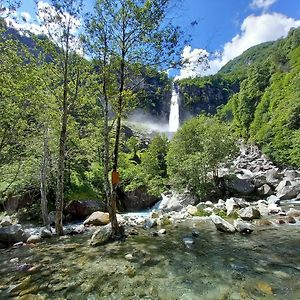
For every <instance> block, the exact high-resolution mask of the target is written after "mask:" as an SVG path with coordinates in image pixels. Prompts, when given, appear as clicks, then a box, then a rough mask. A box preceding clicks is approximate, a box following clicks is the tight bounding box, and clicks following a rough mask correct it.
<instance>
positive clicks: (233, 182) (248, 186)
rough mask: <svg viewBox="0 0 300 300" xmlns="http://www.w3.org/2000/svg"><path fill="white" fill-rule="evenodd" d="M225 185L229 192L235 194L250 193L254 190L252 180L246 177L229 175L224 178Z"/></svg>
mask: <svg viewBox="0 0 300 300" xmlns="http://www.w3.org/2000/svg"><path fill="white" fill-rule="evenodd" d="M225 185H226V188H227V189H228V190H229V191H230V192H231V193H233V194H237V195H250V194H251V193H253V191H254V190H255V185H254V184H253V182H252V180H251V179H247V178H245V179H241V178H238V177H229V178H228V179H227V180H225Z"/></svg>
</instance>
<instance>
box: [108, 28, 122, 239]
mask: <svg viewBox="0 0 300 300" xmlns="http://www.w3.org/2000/svg"><path fill="white" fill-rule="evenodd" d="M124 28H125V27H124ZM123 36H124V37H125V33H124V35H123ZM124 83H125V50H123V51H122V58H121V65H120V88H119V99H118V110H117V125H116V136H115V147H114V156H113V172H118V162H119V146H120V135H121V118H122V110H123V100H124V99H123V92H124ZM117 188H118V183H114V182H113V184H112V195H111V197H110V199H111V200H110V209H111V213H110V221H111V226H112V230H113V234H114V235H116V236H121V235H122V232H121V229H120V227H119V225H118V221H117V216H116V213H117Z"/></svg>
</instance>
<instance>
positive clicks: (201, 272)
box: [0, 221, 300, 300]
mask: <svg viewBox="0 0 300 300" xmlns="http://www.w3.org/2000/svg"><path fill="white" fill-rule="evenodd" d="M166 229H167V234H166V235H165V236H157V237H153V236H151V231H144V230H142V229H141V231H140V234H139V235H138V236H131V237H129V238H128V239H127V240H126V241H125V242H121V243H112V244H108V245H105V246H101V247H96V248H91V247H89V246H88V238H89V235H88V234H85V235H82V236H74V237H68V238H66V239H63V240H55V239H52V240H49V241H48V242H43V243H41V244H39V245H32V246H25V247H21V248H18V249H9V250H1V251H0V278H1V282H0V299H7V298H8V289H9V288H10V289H11V288H12V287H14V285H17V284H18V283H20V282H22V284H23V285H22V284H21V287H19V288H16V289H17V290H16V291H15V292H14V291H13V292H12V293H11V294H12V295H17V294H18V293H20V291H21V294H22V293H25V294H26V293H27V294H29V293H30V294H31V295H30V296H28V297H29V298H27V299H35V298H34V296H33V295H37V294H39V295H41V296H44V299H72V300H75V299H89V300H92V299H163V300H164V299H166V300H169V299H171V300H172V299H174V300H175V299H189V300H193V299H211V300H217V299H220V300H225V299H232V300H236V299H285V300H289V299H291V300H295V299H300V282H299V276H300V235H299V234H300V227H299V226H290V225H282V226H281V227H266V228H260V230H259V231H257V232H255V233H253V234H252V235H249V236H241V235H239V234H235V235H227V234H222V233H219V232H217V231H216V230H215V228H214V226H213V225H212V224H210V223H209V222H200V221H186V222H184V223H181V224H179V225H178V227H177V228H174V227H166ZM192 229H194V230H197V231H198V232H199V236H198V237H192V234H191V233H192ZM187 237H190V238H193V239H194V242H195V243H194V244H193V245H192V246H191V248H187V247H186V246H185V244H184V243H183V241H182V240H183V238H187ZM128 253H131V254H132V256H133V260H132V261H127V260H126V259H125V255H126V254H128ZM32 266H33V270H32V269H30V267H32ZM26 268H27V269H28V268H29V269H28V270H26ZM34 268H36V270H34ZM16 299H17V298H16ZM36 299H38V298H36ZM41 299H42V298H41Z"/></svg>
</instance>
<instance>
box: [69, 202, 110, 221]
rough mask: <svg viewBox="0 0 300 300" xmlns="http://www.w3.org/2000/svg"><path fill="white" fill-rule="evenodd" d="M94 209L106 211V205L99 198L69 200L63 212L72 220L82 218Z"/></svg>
mask: <svg viewBox="0 0 300 300" xmlns="http://www.w3.org/2000/svg"><path fill="white" fill-rule="evenodd" d="M95 211H106V205H105V203H104V202H102V201H99V200H80V201H77V200H76V201H71V202H69V203H68V204H67V206H66V208H65V214H66V215H70V216H71V218H72V219H73V220H83V219H85V218H86V217H88V216H89V215H91V214H92V213H93V212H95Z"/></svg>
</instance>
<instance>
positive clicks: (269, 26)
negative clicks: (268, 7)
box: [178, 13, 300, 78]
mask: <svg viewBox="0 0 300 300" xmlns="http://www.w3.org/2000/svg"><path fill="white" fill-rule="evenodd" d="M299 26H300V20H295V19H293V18H289V17H287V16H285V15H282V14H279V13H264V14H262V15H260V16H255V15H250V16H248V17H247V18H246V19H245V20H244V21H243V23H242V25H241V28H240V33H239V34H237V35H236V36H234V37H233V38H232V40H231V41H230V42H227V43H226V44H225V45H224V47H223V49H222V51H221V52H220V53H218V55H217V56H216V55H214V56H215V57H214V58H212V56H210V61H209V66H210V68H209V69H208V70H204V71H203V69H202V70H201V68H194V69H193V71H192V70H191V69H190V68H187V69H185V68H184V69H182V70H181V72H180V76H179V77H178V78H187V77H190V76H196V75H198V76H202V75H210V74H215V73H217V72H218V71H219V70H220V69H221V67H223V66H224V65H225V64H226V63H227V62H229V61H230V60H232V59H234V58H235V57H237V56H239V55H240V54H242V53H243V52H244V51H246V50H247V49H249V48H250V47H252V46H255V45H258V44H261V43H264V42H268V41H274V40H277V39H279V38H281V37H285V36H287V34H288V32H289V30H290V29H291V28H292V27H299ZM203 51H205V50H203V49H194V50H191V48H190V47H186V48H185V51H184V53H183V56H187V57H188V54H190V55H192V54H195V55H196V54H198V53H202V52H203Z"/></svg>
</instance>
